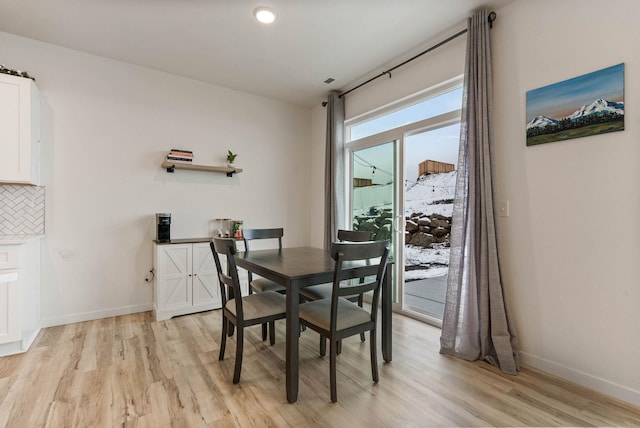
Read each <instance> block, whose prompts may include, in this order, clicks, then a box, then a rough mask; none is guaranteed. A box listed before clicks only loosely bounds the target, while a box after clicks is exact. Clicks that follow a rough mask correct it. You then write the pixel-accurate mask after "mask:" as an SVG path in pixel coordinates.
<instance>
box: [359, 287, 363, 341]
mask: <svg viewBox="0 0 640 428" xmlns="http://www.w3.org/2000/svg"><path fill="white" fill-rule="evenodd" d="M363 303H364V296H363V295H362V294H360V295H359V296H358V306H360V307H362V305H363ZM364 341H365V338H364V332H362V333H360V342H364Z"/></svg>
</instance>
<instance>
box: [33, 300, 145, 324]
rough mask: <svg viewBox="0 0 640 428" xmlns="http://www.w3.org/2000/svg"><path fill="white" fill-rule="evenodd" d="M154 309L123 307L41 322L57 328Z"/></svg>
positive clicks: (142, 306)
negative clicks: (58, 326)
mask: <svg viewBox="0 0 640 428" xmlns="http://www.w3.org/2000/svg"><path fill="white" fill-rule="evenodd" d="M152 309H153V304H151V303H147V304H144V305H134V306H122V307H120V308H111V309H105V310H101V311H94V312H82V313H78V314H71V315H64V316H61V317H52V318H43V319H41V320H40V324H41V325H42V327H43V328H44V327H55V326H57V325H64V324H71V323H74V322H83V321H93V320H97V319H101V318H109V317H117V316H118V315H129V314H135V313H138V312H146V311H150V310H152Z"/></svg>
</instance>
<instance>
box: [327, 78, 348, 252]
mask: <svg viewBox="0 0 640 428" xmlns="http://www.w3.org/2000/svg"><path fill="white" fill-rule="evenodd" d="M339 94H340V93H339V92H338V91H331V92H330V93H329V96H328V98H327V146H326V153H325V172H324V194H325V198H324V227H325V230H324V247H325V248H326V249H329V248H330V247H331V243H332V242H334V241H335V240H336V234H337V233H338V232H337V231H338V229H344V212H345V191H344V182H345V177H344V174H345V171H344V98H341V97H340V96H339Z"/></svg>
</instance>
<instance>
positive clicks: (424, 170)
mask: <svg viewBox="0 0 640 428" xmlns="http://www.w3.org/2000/svg"><path fill="white" fill-rule="evenodd" d="M461 85H462V80H461V79H457V80H453V81H451V82H449V83H448V86H447V87H445V88H439V90H438V91H436V92H435V93H434V94H432V96H431V97H427V98H426V99H425V98H424V95H423V98H422V99H418V100H416V101H414V102H413V103H411V102H409V103H408V104H407V105H406V106H396V107H395V108H390V110H389V112H388V113H387V114H384V113H382V114H381V113H377V114H376V115H373V114H372V116H371V117H369V118H367V117H365V118H363V119H360V120H359V121H353V123H348V124H347V143H346V149H347V153H348V155H349V156H348V159H349V163H348V165H347V166H348V170H349V174H348V177H349V178H348V180H349V183H348V186H349V188H350V192H349V195H350V201H349V202H350V204H349V211H348V215H349V222H350V224H351V227H352V228H353V230H368V231H371V232H373V236H374V239H391V242H392V256H393V261H394V265H393V266H394V267H393V269H394V271H393V278H394V290H393V295H394V303H396V305H395V308H396V310H400V311H402V312H404V313H406V314H409V315H412V316H415V317H418V318H420V319H424V320H426V321H428V322H430V323H432V324H435V325H439V324H440V323H441V321H442V315H443V312H444V295H445V291H446V284H447V274H448V265H449V253H450V247H449V245H450V231H451V213H452V210H453V198H454V190H455V181H456V170H457V165H456V164H457V158H458V145H459V135H460V106H461V104H462V90H461Z"/></svg>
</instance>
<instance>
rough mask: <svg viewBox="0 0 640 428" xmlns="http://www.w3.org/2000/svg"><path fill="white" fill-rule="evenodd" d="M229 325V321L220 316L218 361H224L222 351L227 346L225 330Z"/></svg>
mask: <svg viewBox="0 0 640 428" xmlns="http://www.w3.org/2000/svg"><path fill="white" fill-rule="evenodd" d="M228 325H229V320H228V319H227V318H226V317H225V316H224V315H222V338H220V354H219V355H218V360H220V361H222V360H224V350H225V348H226V346H227V328H228Z"/></svg>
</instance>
